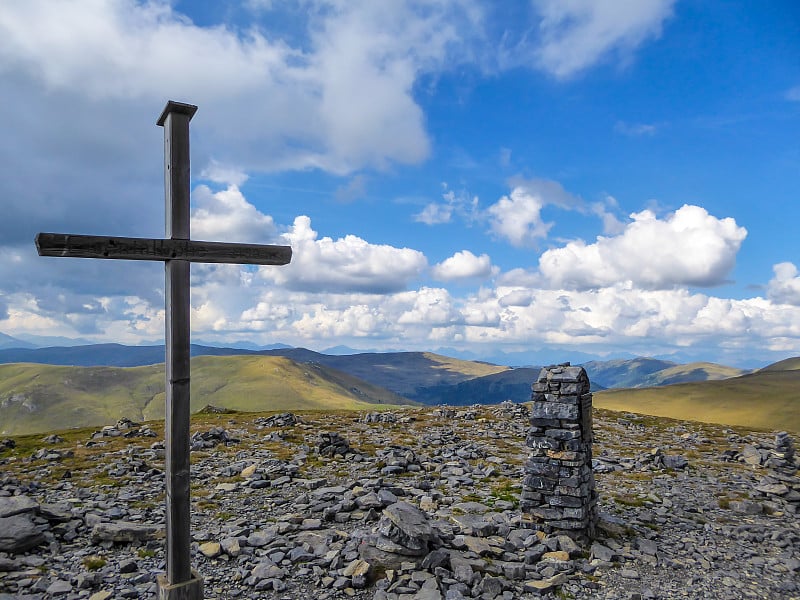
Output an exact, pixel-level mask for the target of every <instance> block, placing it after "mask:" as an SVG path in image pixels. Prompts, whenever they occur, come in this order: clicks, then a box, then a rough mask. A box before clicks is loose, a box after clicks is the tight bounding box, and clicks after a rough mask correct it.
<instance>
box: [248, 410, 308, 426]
mask: <svg viewBox="0 0 800 600" xmlns="http://www.w3.org/2000/svg"><path fill="white" fill-rule="evenodd" d="M298 423H301V421H300V419H299V418H298V416H297V415H295V414H293V413H290V412H286V413H280V414H278V415H272V416H271V417H258V418H257V419H256V420H255V424H256V428H257V429H263V428H264V427H291V426H292V425H297V424H298Z"/></svg>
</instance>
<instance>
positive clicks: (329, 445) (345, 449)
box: [317, 431, 352, 457]
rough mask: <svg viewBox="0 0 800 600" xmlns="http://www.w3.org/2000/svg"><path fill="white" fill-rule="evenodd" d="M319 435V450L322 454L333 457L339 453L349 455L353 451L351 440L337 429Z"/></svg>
mask: <svg viewBox="0 0 800 600" xmlns="http://www.w3.org/2000/svg"><path fill="white" fill-rule="evenodd" d="M319 437H320V440H319V445H318V447H317V451H318V452H319V455H320V456H329V457H333V456H336V455H337V454H338V455H340V456H347V454H348V453H351V452H352V450H351V449H350V442H348V441H347V439H346V438H345V437H344V436H342V435H340V434H338V433H336V432H335V431H324V432H322V433H321V434H320V436H319Z"/></svg>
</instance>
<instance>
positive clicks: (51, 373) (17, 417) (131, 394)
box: [0, 356, 407, 435]
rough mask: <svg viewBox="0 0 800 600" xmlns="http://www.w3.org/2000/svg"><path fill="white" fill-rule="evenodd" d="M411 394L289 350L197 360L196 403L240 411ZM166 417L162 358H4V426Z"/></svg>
mask: <svg viewBox="0 0 800 600" xmlns="http://www.w3.org/2000/svg"><path fill="white" fill-rule="evenodd" d="M403 402H406V403H407V401H405V399H403V398H401V397H399V396H397V395H395V394H392V393H391V392H388V391H387V390H384V389H382V388H378V387H376V386H373V385H370V384H368V383H366V382H363V381H360V380H357V379H355V378H353V377H351V376H349V375H346V374H344V373H340V372H337V371H335V370H333V369H328V368H325V367H321V366H312V365H298V364H297V363H294V362H293V361H291V360H289V359H287V358H283V357H273V356H226V357H198V358H195V359H192V403H191V410H192V411H197V410H199V409H201V408H202V407H203V406H205V405H206V404H214V405H217V406H224V407H226V408H232V409H236V410H244V411H255V410H260V411H264V410H289V409H292V410H300V409H370V408H373V409H374V408H375V406H376V404H398V403H403ZM123 416H125V417H129V418H132V419H134V420H138V419H159V418H163V417H164V365H151V366H146V367H133V368H117V367H58V366H51V365H38V364H36V365H35V364H10V365H0V433H2V434H6V435H8V434H23V433H32V432H37V431H51V430H55V429H64V428H67V427H85V426H90V425H104V424H109V423H113V422H115V421H116V420H117V419H119V418H120V417H123Z"/></svg>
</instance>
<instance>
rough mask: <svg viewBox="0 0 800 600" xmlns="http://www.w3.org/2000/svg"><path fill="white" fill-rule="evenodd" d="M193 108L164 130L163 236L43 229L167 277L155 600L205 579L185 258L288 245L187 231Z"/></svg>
mask: <svg viewBox="0 0 800 600" xmlns="http://www.w3.org/2000/svg"><path fill="white" fill-rule="evenodd" d="M196 110H197V107H196V106H194V105H192V104H183V103H181V102H172V101H170V102H169V103H167V106H166V107H165V108H164V112H162V113H161V116H160V117H159V119H158V125H160V126H163V127H164V188H165V206H166V225H167V227H166V238H167V239H146V238H128V237H108V236H93V235H72V234H65V233H40V234H38V235H37V236H36V249H37V250H38V251H39V255H40V256H66V257H74V258H108V259H123V260H160V261H164V264H165V277H166V292H165V294H166V319H165V320H166V371H167V374H166V392H167V393H166V423H165V438H166V439H165V441H166V460H165V471H166V473H165V476H166V487H167V489H166V504H167V506H166V508H167V511H166V512H167V569H166V570H167V573H166V577H161V576H159V577H158V585H159V593H158V597H159V600H202V598H203V580H202V578H201V577H200V575H199V574H198V573H197V572H194V573H193V572H192V569H191V552H190V551H191V546H190V544H191V531H190V508H191V503H190V500H191V499H190V496H189V489H190V488H189V474H190V466H189V400H190V387H189V384H190V378H189V344H190V322H189V316H190V303H189V300H190V298H189V292H190V284H189V263H191V262H206V263H238V264H251V265H285V264H288V263H289V261H290V260H291V258H292V249H291V248H290V247H289V246H265V245H257V244H228V243H223V242H200V241H194V240H192V239H190V236H189V185H190V181H191V180H190V173H189V121H190V120H191V118H192V116H194V113H195V111H196Z"/></svg>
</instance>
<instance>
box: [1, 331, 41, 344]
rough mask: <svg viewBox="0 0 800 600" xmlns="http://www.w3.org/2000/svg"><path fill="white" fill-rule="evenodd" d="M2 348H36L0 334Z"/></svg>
mask: <svg viewBox="0 0 800 600" xmlns="http://www.w3.org/2000/svg"><path fill="white" fill-rule="evenodd" d="M0 348H35V346H34V345H33V344H31V343H30V342H25V341H23V340H20V339H18V338H15V337H11V336H10V335H6V334H5V333H0Z"/></svg>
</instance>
